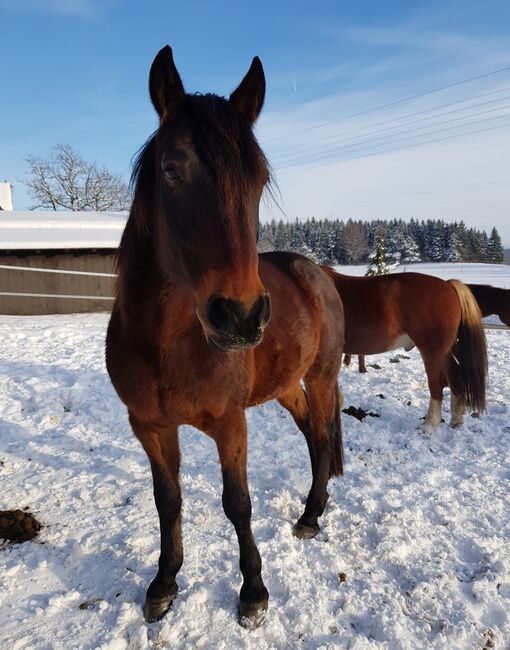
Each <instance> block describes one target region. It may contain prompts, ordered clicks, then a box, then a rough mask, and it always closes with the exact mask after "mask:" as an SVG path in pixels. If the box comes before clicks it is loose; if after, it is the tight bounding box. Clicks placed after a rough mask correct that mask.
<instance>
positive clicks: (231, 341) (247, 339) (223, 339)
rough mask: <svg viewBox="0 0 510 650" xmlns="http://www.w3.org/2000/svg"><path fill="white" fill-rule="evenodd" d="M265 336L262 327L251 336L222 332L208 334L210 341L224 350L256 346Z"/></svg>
mask: <svg viewBox="0 0 510 650" xmlns="http://www.w3.org/2000/svg"><path fill="white" fill-rule="evenodd" d="M263 338H264V331H263V330H262V329H259V330H257V332H255V334H253V335H251V336H239V335H236V334H224V333H220V332H215V333H214V334H208V335H207V340H208V341H209V343H212V344H214V345H215V346H216V347H217V348H219V349H220V350H222V351H223V352H235V351H240V350H246V349H248V348H254V347H256V346H257V345H259V343H260V342H261V341H262V339H263Z"/></svg>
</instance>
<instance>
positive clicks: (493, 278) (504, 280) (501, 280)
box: [335, 262, 510, 289]
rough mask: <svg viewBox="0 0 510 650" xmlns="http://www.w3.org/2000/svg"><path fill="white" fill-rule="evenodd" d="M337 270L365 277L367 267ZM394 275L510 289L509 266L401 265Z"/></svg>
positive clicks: (459, 264) (455, 263) (342, 267)
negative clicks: (415, 274) (402, 274)
mask: <svg viewBox="0 0 510 650" xmlns="http://www.w3.org/2000/svg"><path fill="white" fill-rule="evenodd" d="M335 269H337V270H338V271H339V273H346V274H347V275H365V273H366V271H367V266H366V265H356V266H342V265H337V266H335ZM392 272H393V273H426V274H428V275H435V276H437V277H438V278H442V279H443V280H450V279H451V278H457V279H458V280H462V282H465V283H467V284H492V285H493V286H494V287H502V288H503V289H510V266H508V265H507V264H478V263H469V262H435V263H432V264H431V263H426V262H422V263H418V264H407V265H401V266H398V267H397V268H395V269H394V270H393V271H392Z"/></svg>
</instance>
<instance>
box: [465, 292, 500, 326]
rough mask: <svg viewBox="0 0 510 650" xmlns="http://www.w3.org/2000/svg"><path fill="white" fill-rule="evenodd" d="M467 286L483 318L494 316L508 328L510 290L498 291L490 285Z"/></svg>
mask: <svg viewBox="0 0 510 650" xmlns="http://www.w3.org/2000/svg"><path fill="white" fill-rule="evenodd" d="M467 286H468V287H469V289H470V290H471V293H472V294H473V296H474V297H475V298H476V302H477V303H478V306H479V307H480V311H481V312H482V316H483V317H484V318H485V316H492V315H493V314H495V315H496V316H499V319H500V320H501V321H502V322H503V323H505V325H506V326H507V327H510V289H500V288H499V287H492V286H491V285H490V284H468V285H467Z"/></svg>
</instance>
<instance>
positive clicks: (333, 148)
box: [271, 95, 510, 166]
mask: <svg viewBox="0 0 510 650" xmlns="http://www.w3.org/2000/svg"><path fill="white" fill-rule="evenodd" d="M502 99H510V95H508V96H507V97H504V98H502ZM507 108H510V104H504V105H502V106H497V107H496V108H489V109H486V110H485V111H476V112H474V113H470V114H469V115H461V116H460V117H459V116H457V117H453V118H450V119H447V120H440V121H439V122H433V123H430V124H424V125H422V126H414V127H413V128H411V129H408V130H407V131H400V132H397V133H387V134H386V135H379V136H378V137H375V138H371V137H369V138H368V139H362V138H364V136H372V135H377V134H378V133H383V132H384V131H388V130H391V129H394V128H395V127H387V128H385V129H380V130H378V131H373V132H372V133H366V134H361V135H357V136H352V137H350V138H345V139H344V140H339V141H337V142H336V143H332V144H329V145H322V146H320V147H310V148H309V153H306V150H305V151H303V152H296V154H299V155H296V154H294V153H289V154H286V155H283V156H280V157H278V158H277V159H276V161H275V160H274V159H273V158H272V159H271V163H272V164H273V165H275V166H278V164H287V163H292V162H298V163H299V162H307V161H308V160H309V159H310V157H312V158H314V157H315V156H320V155H322V154H327V153H329V152H338V151H340V150H341V149H345V148H349V147H353V146H356V145H359V144H372V143H373V142H377V141H378V140H384V139H386V138H394V137H395V136H402V135H406V134H408V133H411V134H413V133H415V132H417V131H422V130H423V129H431V128H433V127H435V126H442V125H443V124H450V123H452V122H460V121H461V120H467V119H469V118H472V117H478V116H480V115H486V114H487V113H494V112H495V111H502V110H505V109H507ZM446 114H448V112H447V113H445V115H446ZM505 116H506V114H504V115H503V116H500V115H495V116H494V117H492V118H489V119H498V117H505ZM435 117H439V115H438V116H435ZM475 123H476V122H475ZM411 124H413V122H408V123H407V124H402V125H399V127H398V128H401V127H403V126H408V125H411ZM470 124H473V122H461V123H459V125H458V126H453V127H451V128H460V127H461V126H469V125H470ZM432 133H435V131H432ZM418 135H419V134H418ZM425 135H427V134H425ZM352 140H354V142H351V143H350V144H343V143H345V142H349V141H352ZM302 154H304V155H302ZM289 158H290V160H288V159H289ZM286 159H287V160H286Z"/></svg>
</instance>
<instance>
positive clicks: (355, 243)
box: [340, 219, 368, 264]
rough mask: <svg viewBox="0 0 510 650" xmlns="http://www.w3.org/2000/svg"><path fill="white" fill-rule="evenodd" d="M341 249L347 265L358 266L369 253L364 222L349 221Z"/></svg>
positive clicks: (344, 231) (345, 228) (343, 235)
mask: <svg viewBox="0 0 510 650" xmlns="http://www.w3.org/2000/svg"><path fill="white" fill-rule="evenodd" d="M340 247H341V249H342V251H343V254H344V257H345V260H346V262H347V264H358V263H359V262H361V261H363V260H364V259H365V257H366V255H367V253H368V237H367V230H366V227H365V224H364V223H363V222H362V221H352V219H349V221H348V222H347V223H346V224H345V227H344V230H343V233H342V240H341V242H340Z"/></svg>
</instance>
